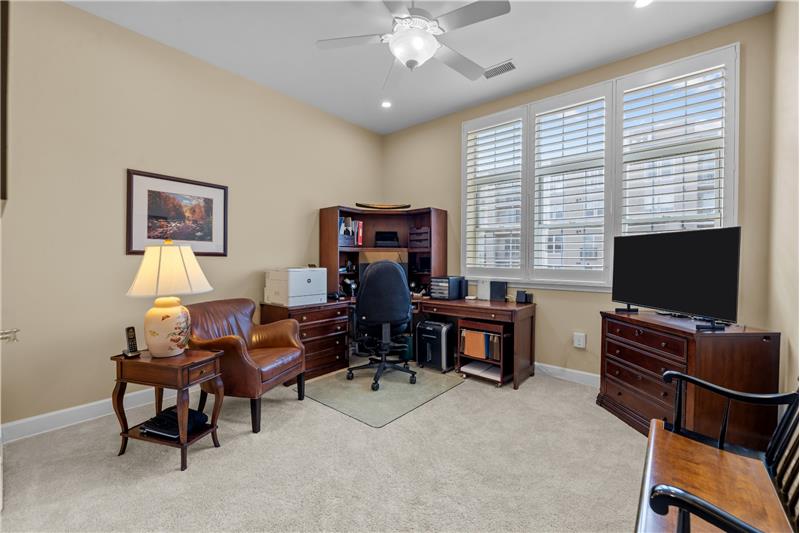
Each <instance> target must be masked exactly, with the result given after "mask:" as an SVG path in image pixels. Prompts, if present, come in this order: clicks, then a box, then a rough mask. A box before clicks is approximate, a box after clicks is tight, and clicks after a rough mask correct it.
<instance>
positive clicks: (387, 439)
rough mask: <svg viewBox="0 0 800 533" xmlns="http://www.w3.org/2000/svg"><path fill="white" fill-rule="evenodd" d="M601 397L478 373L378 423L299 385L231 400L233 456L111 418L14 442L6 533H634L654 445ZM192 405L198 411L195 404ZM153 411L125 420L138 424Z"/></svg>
mask: <svg viewBox="0 0 800 533" xmlns="http://www.w3.org/2000/svg"><path fill="white" fill-rule="evenodd" d="M595 395H596V390H595V389H593V388H591V387H586V386H583V385H578V384H574V383H569V382H566V381H562V380H558V379H555V378H552V377H548V376H544V375H537V376H536V377H534V378H531V379H529V380H528V381H527V382H525V384H523V386H522V387H521V388H520V389H519V390H517V391H514V390H513V389H512V388H511V387H510V386H509V387H503V388H501V389H497V388H496V387H494V386H493V385H491V384H488V383H486V382H481V381H477V380H472V379H470V380H467V381H466V383H464V384H463V385H461V386H458V387H455V388H453V389H451V390H449V391H448V392H446V393H445V394H443V395H441V396H438V397H437V398H434V399H433V400H431V401H429V402H427V403H426V404H424V405H422V406H421V407H419V408H417V409H415V410H414V411H412V412H411V413H409V414H407V415H406V416H403V417H401V418H399V419H397V420H395V421H394V422H392V423H391V424H388V425H387V426H385V427H383V428H380V429H375V428H371V427H369V426H367V425H365V424H362V423H361V422H359V421H357V420H354V419H352V418H350V417H348V416H345V415H343V414H341V413H339V412H337V411H335V410H333V409H330V408H328V407H326V406H325V405H322V404H320V403H318V402H314V401H308V400H306V401H304V402H298V401H297V399H296V396H295V393H294V391H292V390H291V389H290V388H285V387H278V388H277V389H274V390H273V391H271V392H270V393H268V394H267V395H266V396H265V398H264V399H263V406H262V409H263V416H264V418H263V423H262V431H261V433H260V434H258V435H255V434H252V433H250V416H249V404H248V401H247V400H241V399H236V398H227V399H226V400H225V405H224V406H223V409H222V415H221V417H220V430H219V436H220V441H221V444H222V447H221V448H219V449H216V448H214V447H213V445H212V443H211V439H210V438H205V439H203V440H201V441H199V442H198V443H196V444H194V445H193V446H191V447H190V448H189V469H188V470H186V471H185V472H181V471H180V470H179V452H178V450H175V449H173V448H168V447H166V446H156V445H153V444H150V443H146V442H140V441H135V440H132V441H130V442H129V443H128V451H127V452H126V454H125V455H123V456H122V457H117V455H116V453H117V449H118V446H119V437H118V431H119V428H118V426H117V421H116V419H115V418H114V416H113V415H112V416H105V417H102V418H99V419H97V420H93V421H90V422H87V423H83V424H79V425H76V426H72V427H69V428H65V429H61V430H58V431H55V432H51V433H48V434H45V435H40V436H36V437H32V438H29V439H25V440H22V441H17V442H14V443H11V444H9V445H7V446H6V448H5V455H4V463H5V464H4V467H5V477H4V481H5V483H4V496H5V506H4V510H3V512H2V515H0V527H1V528H2V530H3V531H194V532H196V531H323V530H324V531H409V530H418V531H554V532H555V531H557V532H562V531H563V532H566V531H582V532H589V531H591V532H595V531H615V532H616V531H630V530H631V529H632V528H633V526H634V522H635V518H636V507H637V499H638V495H639V486H640V483H641V475H642V465H643V462H644V455H645V446H646V439H645V438H644V437H643V436H642V435H640V434H639V433H637V432H635V431H634V430H633V429H631V428H629V427H628V426H626V425H625V424H624V423H623V422H621V421H619V420H618V419H616V418H615V417H613V416H612V415H610V414H609V413H607V412H606V411H604V410H602V409H601V408H599V407H598V406H596V405H595V403H594V398H595ZM194 401H195V400H194V399H193V404H194ZM151 410H152V407H150V408H145V407H142V408H138V409H134V410H131V411H129V412H128V420H129V421H133V422H136V421H139V420H141V419H143V418H145V417H146V416H149V414H150V412H151Z"/></svg>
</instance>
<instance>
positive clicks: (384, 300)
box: [356, 261, 411, 329]
mask: <svg viewBox="0 0 800 533" xmlns="http://www.w3.org/2000/svg"><path fill="white" fill-rule="evenodd" d="M356 320H357V323H358V325H359V327H370V326H379V325H382V324H390V325H391V326H392V328H393V329H395V328H396V327H399V326H405V325H407V324H408V323H409V322H411V293H410V291H409V289H408V278H406V273H405V271H404V270H403V267H401V266H400V265H398V264H397V263H395V262H394V261H376V262H375V263H370V264H369V266H368V267H367V268H366V269H365V270H364V275H363V281H362V283H361V288H360V289H359V291H358V297H357V299H356Z"/></svg>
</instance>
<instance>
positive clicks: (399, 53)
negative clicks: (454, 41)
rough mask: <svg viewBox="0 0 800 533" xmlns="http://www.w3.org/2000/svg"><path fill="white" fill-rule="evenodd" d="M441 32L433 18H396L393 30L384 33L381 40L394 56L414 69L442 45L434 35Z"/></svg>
mask: <svg viewBox="0 0 800 533" xmlns="http://www.w3.org/2000/svg"><path fill="white" fill-rule="evenodd" d="M442 33H443V32H442V29H441V28H439V24H438V23H437V22H436V21H435V20H433V21H431V20H428V19H425V18H423V17H406V18H397V19H395V24H394V31H393V32H392V33H387V34H386V35H384V36H383V37H382V39H381V40H382V41H383V42H385V43H388V44H389V50H390V51H391V52H392V55H393V56H394V57H396V58H397V59H398V60H399V61H400V62H401V63H402V64H403V65H405V66H406V67H408V68H409V69H411V70H414V69H415V68H416V67H418V66H420V65H422V64H424V63H425V62H426V61H427V60H429V59H430V58H432V57H433V54H435V53H436V50H438V49H439V47H440V46H442V45H441V44H439V41H438V40H437V39H436V37H435V36H436V35H441V34H442Z"/></svg>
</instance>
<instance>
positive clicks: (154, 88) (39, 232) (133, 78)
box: [2, 3, 381, 422]
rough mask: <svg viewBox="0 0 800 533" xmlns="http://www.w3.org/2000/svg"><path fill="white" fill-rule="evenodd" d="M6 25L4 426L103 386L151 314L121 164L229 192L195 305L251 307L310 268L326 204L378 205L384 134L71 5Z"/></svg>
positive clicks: (35, 10)
mask: <svg viewBox="0 0 800 533" xmlns="http://www.w3.org/2000/svg"><path fill="white" fill-rule="evenodd" d="M11 28H12V35H11V46H10V52H11V57H10V61H11V64H10V81H11V87H10V98H11V101H10V108H11V113H10V116H9V119H10V153H11V158H10V165H11V166H10V182H9V189H10V196H11V200H9V202H8V204H7V206H6V211H5V214H4V220H3V243H2V244H3V258H4V260H5V261H4V265H3V272H2V274H3V310H2V314H3V322H4V325H5V326H8V327H11V326H13V327H19V328H21V329H22V337H21V338H22V342H20V343H18V344H9V345H6V346H5V347H4V349H3V372H2V375H3V379H4V382H3V394H4V401H3V405H2V407H3V415H2V419H3V422H9V421H12V420H15V419H18V418H22V417H28V416H31V415H36V414H39V413H43V412H47V411H52V410H55V409H61V408H65V407H70V406H74V405H79V404H82V403H86V402H90V401H95V400H100V399H105V398H108V397H109V395H110V393H111V389H112V388H113V377H114V369H113V364H112V363H111V362H110V361H109V360H108V358H109V356H111V355H113V354H114V353H118V352H119V350H120V348H121V347H122V346H123V345H124V344H123V328H124V327H125V326H127V325H131V324H134V325H136V326H137V327H138V326H140V325H141V322H142V317H143V315H144V312H145V311H146V310H147V308H148V307H150V305H151V302H150V301H148V300H146V299H132V298H127V297H126V296H125V291H126V290H127V289H128V286H129V285H130V283H131V281H132V280H133V276H134V273H135V271H136V268H137V266H138V264H139V260H140V257H139V256H126V255H125V253H124V246H125V244H124V239H125V169H126V168H128V167H130V168H135V169H140V170H150V171H153V172H159V173H163V174H168V175H173V176H181V177H186V178H194V179H198V180H202V181H209V182H213V183H221V184H225V185H228V186H229V188H230V193H229V195H230V199H229V206H228V209H229V229H228V239H229V255H228V257H227V258H216V257H213V258H212V257H209V258H200V263H201V265H202V267H203V269H204V270H205V273H206V275H207V276H208V279H209V280H210V282H211V284H212V285H213V286H214V289H215V290H214V292H212V293H210V294H207V295H201V296H199V297H195V298H185V301H188V302H191V301H193V300H199V299H202V298H209V297H213V298H221V297H231V296H248V297H250V298H253V299H255V300H259V299H260V297H261V296H260V295H261V294H262V293H261V287H263V278H262V275H263V274H262V272H263V270H264V268H265V267H268V266H280V265H291V264H305V263H307V262H315V261H316V260H317V255H318V251H317V246H318V244H317V220H318V216H317V213H318V209H319V208H320V207H323V206H327V205H335V204H337V203H340V202H341V203H350V202H352V196H353V195H352V191H354V190H359V191H361V193H360V197H362V198H378V197H379V196H380V183H379V180H378V176H379V173H380V155H381V153H380V137H379V136H378V135H376V134H373V133H370V132H367V131H366V130H363V129H361V128H358V127H356V126H353V125H350V124H348V123H346V122H343V121H341V120H339V119H336V118H333V117H332V116H330V115H328V114H325V113H322V112H320V111H318V110H316V109H313V108H311V107H309V106H306V105H304V104H301V103H298V102H297V101H295V100H292V99H291V98H288V97H286V96H282V95H280V94H278V93H276V92H274V91H271V90H269V89H265V88H263V87H261V86H258V85H256V84H255V83H251V82H249V81H246V80H244V79H242V78H239V77H237V76H235V75H233V74H230V73H228V72H225V71H222V70H220V69H217V68H215V67H212V66H210V65H208V64H205V63H203V62H201V61H199V60H196V59H193V58H191V57H189V56H188V55H186V54H183V53H181V52H178V51H176V50H174V49H171V48H168V47H166V46H163V45H160V44H158V43H156V42H154V41H151V40H149V39H146V38H144V37H142V36H139V35H137V34H135V33H133V32H130V31H128V30H125V29H122V28H120V27H118V26H115V25H113V24H111V23H109V22H105V21H103V20H101V19H99V18H96V17H94V16H92V15H89V14H87V13H84V12H83V11H80V10H78V9H75V8H73V7H70V6H67V5H65V4H44V3H15V4H14V5H12V9H11ZM309 148H313V150H314V157H308V155H307V154H308V149H309ZM139 338H140V339H141V338H142V337H141V333H140V336H139Z"/></svg>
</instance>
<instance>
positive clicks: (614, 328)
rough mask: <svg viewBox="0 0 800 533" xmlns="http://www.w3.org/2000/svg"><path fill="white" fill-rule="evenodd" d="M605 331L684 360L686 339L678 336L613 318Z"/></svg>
mask: <svg viewBox="0 0 800 533" xmlns="http://www.w3.org/2000/svg"><path fill="white" fill-rule="evenodd" d="M606 333H607V334H609V335H614V336H616V337H620V338H623V339H625V340H628V341H631V342H635V343H637V344H641V345H642V346H646V347H648V348H652V349H654V350H658V351H660V352H664V353H666V354H668V355H672V356H674V357H677V358H678V359H681V360H682V361H685V360H686V340H685V339H682V338H680V337H674V336H672V335H667V334H666V333H659V332H658V331H654V330H652V329H647V328H643V327H640V326H634V325H630V324H623V323H622V322H617V321H614V320H609V321H608V326H607V331H606Z"/></svg>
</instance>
